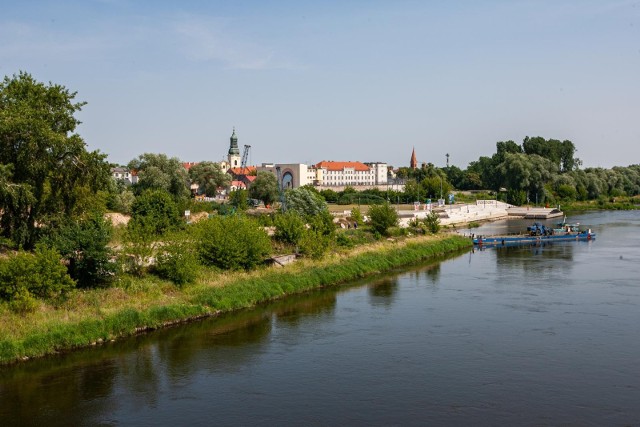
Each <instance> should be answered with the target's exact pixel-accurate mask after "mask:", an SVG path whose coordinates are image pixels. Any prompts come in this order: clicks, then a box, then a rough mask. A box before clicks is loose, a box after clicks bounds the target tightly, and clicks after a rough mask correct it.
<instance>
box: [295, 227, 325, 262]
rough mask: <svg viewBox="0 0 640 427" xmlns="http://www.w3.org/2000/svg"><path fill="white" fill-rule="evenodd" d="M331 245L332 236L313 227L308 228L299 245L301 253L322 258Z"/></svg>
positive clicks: (314, 257)
mask: <svg viewBox="0 0 640 427" xmlns="http://www.w3.org/2000/svg"><path fill="white" fill-rule="evenodd" d="M330 246H331V237H330V236H328V235H325V234H322V232H321V231H320V230H314V229H313V228H311V229H309V230H306V232H305V233H304V235H303V236H302V239H300V244H299V245H298V247H299V250H300V254H301V255H303V256H305V257H308V258H313V259H320V258H322V257H323V256H324V254H326V253H327V251H328V250H329V247H330Z"/></svg>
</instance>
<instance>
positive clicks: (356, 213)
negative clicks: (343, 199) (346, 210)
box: [351, 208, 364, 224]
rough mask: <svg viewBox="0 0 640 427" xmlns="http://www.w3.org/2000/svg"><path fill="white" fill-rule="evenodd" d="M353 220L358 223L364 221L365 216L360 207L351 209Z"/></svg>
mask: <svg viewBox="0 0 640 427" xmlns="http://www.w3.org/2000/svg"><path fill="white" fill-rule="evenodd" d="M351 221H353V222H355V223H356V224H362V223H363V222H364V218H363V217H362V212H361V211H360V208H353V209H351Z"/></svg>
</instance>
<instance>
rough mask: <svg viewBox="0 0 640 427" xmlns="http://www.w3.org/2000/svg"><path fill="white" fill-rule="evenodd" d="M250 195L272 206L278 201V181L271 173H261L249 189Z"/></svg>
mask: <svg viewBox="0 0 640 427" xmlns="http://www.w3.org/2000/svg"><path fill="white" fill-rule="evenodd" d="M249 195H250V196H251V197H253V198H254V199H258V200H262V202H263V203H264V204H265V205H270V204H272V203H273V202H275V201H276V200H278V195H279V192H278V180H277V179H276V176H275V175H274V174H273V173H271V172H266V171H261V172H258V176H257V177H256V179H255V180H254V181H253V183H251V187H249Z"/></svg>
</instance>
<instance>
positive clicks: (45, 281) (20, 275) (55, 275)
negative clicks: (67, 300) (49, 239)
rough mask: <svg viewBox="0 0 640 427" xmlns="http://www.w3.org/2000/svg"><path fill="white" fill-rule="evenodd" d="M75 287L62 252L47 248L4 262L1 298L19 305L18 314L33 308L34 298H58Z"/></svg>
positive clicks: (0, 271)
mask: <svg viewBox="0 0 640 427" xmlns="http://www.w3.org/2000/svg"><path fill="white" fill-rule="evenodd" d="M74 287H75V282H74V281H73V279H72V278H71V277H69V275H68V274H67V269H66V267H65V266H64V265H63V264H62V263H61V262H60V254H59V253H58V251H56V250H55V249H51V248H47V247H46V246H44V245H38V246H37V247H36V250H35V252H34V253H33V254H31V253H28V252H19V253H17V254H15V255H10V256H9V257H8V258H7V259H5V260H2V261H0V298H2V299H5V300H8V301H15V304H14V306H15V307H14V308H16V309H18V310H24V309H27V310H29V309H30V308H33V307H34V301H33V300H32V299H33V297H40V298H55V297H57V296H60V295H62V294H63V293H65V292H67V291H69V290H71V289H73V288H74Z"/></svg>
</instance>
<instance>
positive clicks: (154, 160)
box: [127, 153, 190, 200]
mask: <svg viewBox="0 0 640 427" xmlns="http://www.w3.org/2000/svg"><path fill="white" fill-rule="evenodd" d="M127 167H128V168H129V169H130V170H134V171H136V173H137V174H138V183H137V184H135V185H134V189H135V191H136V194H141V193H142V192H144V191H145V190H164V191H166V192H167V193H169V194H171V195H172V196H173V197H174V198H175V199H176V200H180V199H182V198H187V197H189V195H190V190H189V186H188V183H189V179H188V173H187V170H186V169H185V168H184V166H183V165H182V162H180V159H178V158H177V157H171V158H169V157H167V155H166V154H153V153H144V154H141V155H140V156H138V158H137V159H133V160H131V161H130V162H129V164H128V166H127Z"/></svg>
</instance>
